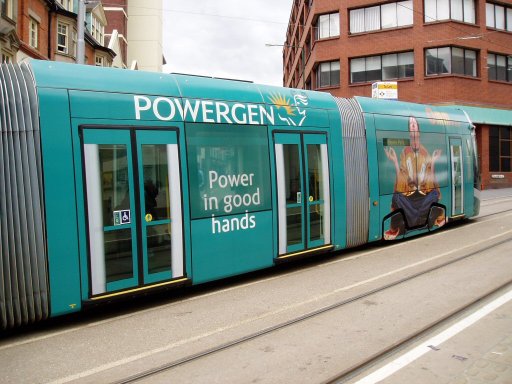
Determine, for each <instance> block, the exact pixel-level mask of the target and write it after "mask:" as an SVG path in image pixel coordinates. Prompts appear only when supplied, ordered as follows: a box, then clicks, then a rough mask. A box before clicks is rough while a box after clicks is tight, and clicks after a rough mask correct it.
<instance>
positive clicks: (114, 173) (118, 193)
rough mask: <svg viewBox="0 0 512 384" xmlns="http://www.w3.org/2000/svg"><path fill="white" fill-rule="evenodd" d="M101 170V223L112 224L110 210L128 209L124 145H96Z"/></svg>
mask: <svg viewBox="0 0 512 384" xmlns="http://www.w3.org/2000/svg"><path fill="white" fill-rule="evenodd" d="M98 147H99V148H98V150H99V157H100V172H101V184H102V188H101V190H102V191H101V192H102V206H103V225H104V226H105V227H108V226H111V225H114V216H113V214H112V212H114V211H119V210H129V209H130V189H129V184H128V159H127V154H126V146H125V145H112V144H102V145H99V146H98Z"/></svg>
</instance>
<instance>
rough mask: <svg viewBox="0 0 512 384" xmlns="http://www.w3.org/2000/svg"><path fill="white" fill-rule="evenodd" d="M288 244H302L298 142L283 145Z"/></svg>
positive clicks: (300, 178)
mask: <svg viewBox="0 0 512 384" xmlns="http://www.w3.org/2000/svg"><path fill="white" fill-rule="evenodd" d="M283 154H284V170H285V172H284V177H285V188H286V192H285V195H286V229H287V246H291V245H297V244H302V242H303V236H302V233H303V230H302V228H303V227H302V221H303V220H302V199H303V197H302V177H301V169H300V164H301V163H300V151H299V146H298V145H297V144H285V145H283Z"/></svg>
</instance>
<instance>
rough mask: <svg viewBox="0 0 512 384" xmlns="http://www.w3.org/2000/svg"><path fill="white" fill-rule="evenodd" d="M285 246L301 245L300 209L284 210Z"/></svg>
mask: <svg viewBox="0 0 512 384" xmlns="http://www.w3.org/2000/svg"><path fill="white" fill-rule="evenodd" d="M286 219H287V221H286V224H287V225H286V232H287V237H286V238H287V239H288V241H287V244H286V245H287V246H291V245H297V244H302V207H291V208H290V207H288V208H287V209H286Z"/></svg>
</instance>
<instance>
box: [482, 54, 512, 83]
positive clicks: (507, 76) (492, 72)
mask: <svg viewBox="0 0 512 384" xmlns="http://www.w3.org/2000/svg"><path fill="white" fill-rule="evenodd" d="M487 68H488V75H489V80H496V81H509V82H512V56H504V55H496V54H494V53H489V54H488V55H487Z"/></svg>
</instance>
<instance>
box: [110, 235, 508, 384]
mask: <svg viewBox="0 0 512 384" xmlns="http://www.w3.org/2000/svg"><path fill="white" fill-rule="evenodd" d="M510 241H512V237H509V238H507V239H505V240H502V241H499V242H497V243H495V244H492V245H489V246H487V247H485V248H482V249H479V250H477V251H473V252H471V253H469V254H467V255H463V256H459V257H457V258H454V259H452V260H449V261H446V262H444V263H441V264H439V265H435V266H433V267H430V268H428V269H425V270H423V271H420V272H417V273H414V274H412V275H410V276H407V277H404V278H401V279H399V280H396V281H394V282H391V283H388V284H385V285H383V286H381V287H378V288H374V289H371V290H369V291H367V292H364V293H362V294H359V295H356V296H353V297H350V298H348V299H344V300H341V301H339V302H337V303H334V304H331V305H328V306H325V307H322V308H319V309H317V310H314V311H311V312H308V313H306V314H304V315H301V316H298V317H296V318H294V319H291V320H287V321H285V322H282V323H279V324H276V325H274V326H271V327H267V328H265V329H262V330H260V331H258V332H254V333H251V334H249V335H247V336H243V337H240V338H237V339H234V340H231V341H229V342H226V343H223V344H220V345H218V346H216V347H212V348H209V349H206V350H204V351H201V352H198V353H195V354H191V355H189V356H185V357H183V358H181V359H177V360H174V361H171V362H169V363H166V364H162V365H160V366H158V367H156V368H152V369H149V370H146V371H143V372H140V373H138V374H135V375H132V376H129V377H127V378H124V379H121V380H119V381H115V382H114V384H128V383H134V382H137V381H139V380H142V379H145V378H149V377H151V376H155V375H157V374H160V373H162V372H165V371H168V370H171V369H173V368H176V367H178V366H181V365H184V364H187V363H190V362H193V361H195V360H199V359H201V358H204V357H207V356H209V355H213V354H216V353H218V352H221V351H224V350H226V349H229V348H232V347H234V346H238V345H240V344H243V343H246V342H248V341H251V340H254V339H256V338H259V337H261V336H265V335H268V334H271V333H273V332H276V331H279V330H281V329H284V328H287V327H290V326H292V325H294V324H297V323H300V322H303V321H305V320H308V319H311V318H314V317H316V316H319V315H321V314H323V313H326V312H329V311H332V310H335V309H338V308H340V307H343V306H345V305H348V304H351V303H354V302H356V301H359V300H361V299H364V298H367V297H369V296H371V295H374V294H376V293H379V292H382V291H385V290H387V289H390V288H392V287H395V286H397V285H400V284H403V283H405V282H408V281H410V280H413V279H415V278H417V277H420V276H423V275H426V274H428V273H431V272H434V271H437V270H439V269H442V268H444V267H446V266H449V265H451V264H455V263H458V262H460V261H463V260H465V259H468V258H470V257H473V256H476V255H479V254H481V253H483V252H486V251H488V250H490V249H492V248H496V247H498V246H500V245H503V244H505V243H508V242H510ZM507 284H508V283H507ZM479 300H482V298H479V299H477V300H476V301H477V302H478V301H479ZM455 312H457V313H458V312H460V309H458V310H456V311H455ZM450 316H454V313H450V314H449V315H448V316H445V317H450ZM445 317H443V319H444V318H445ZM443 321H444V320H443ZM430 328H431V327H429V329H430ZM426 331H427V330H426V329H424V328H422V329H421V330H420V331H419V332H416V333H415V334H417V333H424V332H426ZM413 337H414V336H413ZM410 338H411V336H408V337H407V340H409V339H410ZM402 344H403V342H399V343H397V344H393V345H392V346H391V347H389V348H386V349H385V350H383V351H380V352H378V353H377V354H376V355H372V357H371V358H370V359H368V362H367V361H365V362H363V363H361V364H357V365H356V366H355V367H351V368H349V369H348V370H346V371H344V372H343V373H342V374H340V375H338V376H337V377H342V376H345V377H346V375H347V374H349V373H350V372H354V371H355V370H358V369H362V367H363V366H367V364H369V362H371V361H375V359H379V358H381V357H382V356H383V355H384V354H386V353H389V351H391V350H393V349H396V348H397V347H398V346H399V345H402ZM333 380H337V379H336V378H334V379H333ZM328 382H333V381H332V380H331V381H328Z"/></svg>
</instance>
